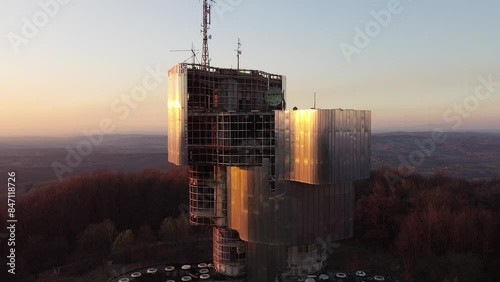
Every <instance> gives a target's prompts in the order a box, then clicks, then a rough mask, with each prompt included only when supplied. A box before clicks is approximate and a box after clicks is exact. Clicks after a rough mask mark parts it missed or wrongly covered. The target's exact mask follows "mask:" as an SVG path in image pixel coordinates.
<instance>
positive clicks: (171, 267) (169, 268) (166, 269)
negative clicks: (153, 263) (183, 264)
mask: <svg viewBox="0 0 500 282" xmlns="http://www.w3.org/2000/svg"><path fill="white" fill-rule="evenodd" d="M174 269H175V267H173V266H171V265H169V266H167V267H165V271H168V272H170V271H174Z"/></svg>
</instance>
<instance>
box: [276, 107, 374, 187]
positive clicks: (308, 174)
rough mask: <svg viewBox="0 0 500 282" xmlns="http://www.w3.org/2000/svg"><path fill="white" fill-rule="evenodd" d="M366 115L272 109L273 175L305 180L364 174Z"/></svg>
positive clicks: (325, 181) (317, 181)
mask: <svg viewBox="0 0 500 282" xmlns="http://www.w3.org/2000/svg"><path fill="white" fill-rule="evenodd" d="M370 119H371V112H370V111H358V110H338V109H331V110H322V109H314V110H297V111H276V112H275V124H276V129H275V131H276V133H275V135H276V144H277V145H276V172H277V174H276V176H277V177H278V178H279V179H285V180H293V181H298V182H303V183H309V184H334V183H342V182H345V181H355V180H360V179H364V178H368V177H369V176H370V157H371V156H370V131H371V128H370V127H371V126H370V124H371V121H370Z"/></svg>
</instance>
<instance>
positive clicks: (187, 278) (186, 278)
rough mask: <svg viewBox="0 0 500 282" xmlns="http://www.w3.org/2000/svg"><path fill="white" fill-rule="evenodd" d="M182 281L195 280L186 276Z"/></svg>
mask: <svg viewBox="0 0 500 282" xmlns="http://www.w3.org/2000/svg"><path fill="white" fill-rule="evenodd" d="M181 280H182V281H191V280H193V278H192V277H191V276H184V277H182V278H181Z"/></svg>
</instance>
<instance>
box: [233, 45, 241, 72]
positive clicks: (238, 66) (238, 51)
mask: <svg viewBox="0 0 500 282" xmlns="http://www.w3.org/2000/svg"><path fill="white" fill-rule="evenodd" d="M234 51H236V58H237V59H238V64H237V69H238V70H239V69H240V56H241V41H240V38H238V49H236V50H234Z"/></svg>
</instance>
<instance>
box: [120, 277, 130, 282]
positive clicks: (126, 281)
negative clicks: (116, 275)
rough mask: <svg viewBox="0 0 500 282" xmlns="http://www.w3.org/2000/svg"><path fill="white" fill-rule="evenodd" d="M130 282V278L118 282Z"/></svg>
mask: <svg viewBox="0 0 500 282" xmlns="http://www.w3.org/2000/svg"><path fill="white" fill-rule="evenodd" d="M129 281H130V279H128V278H122V279H120V280H118V282H129Z"/></svg>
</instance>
